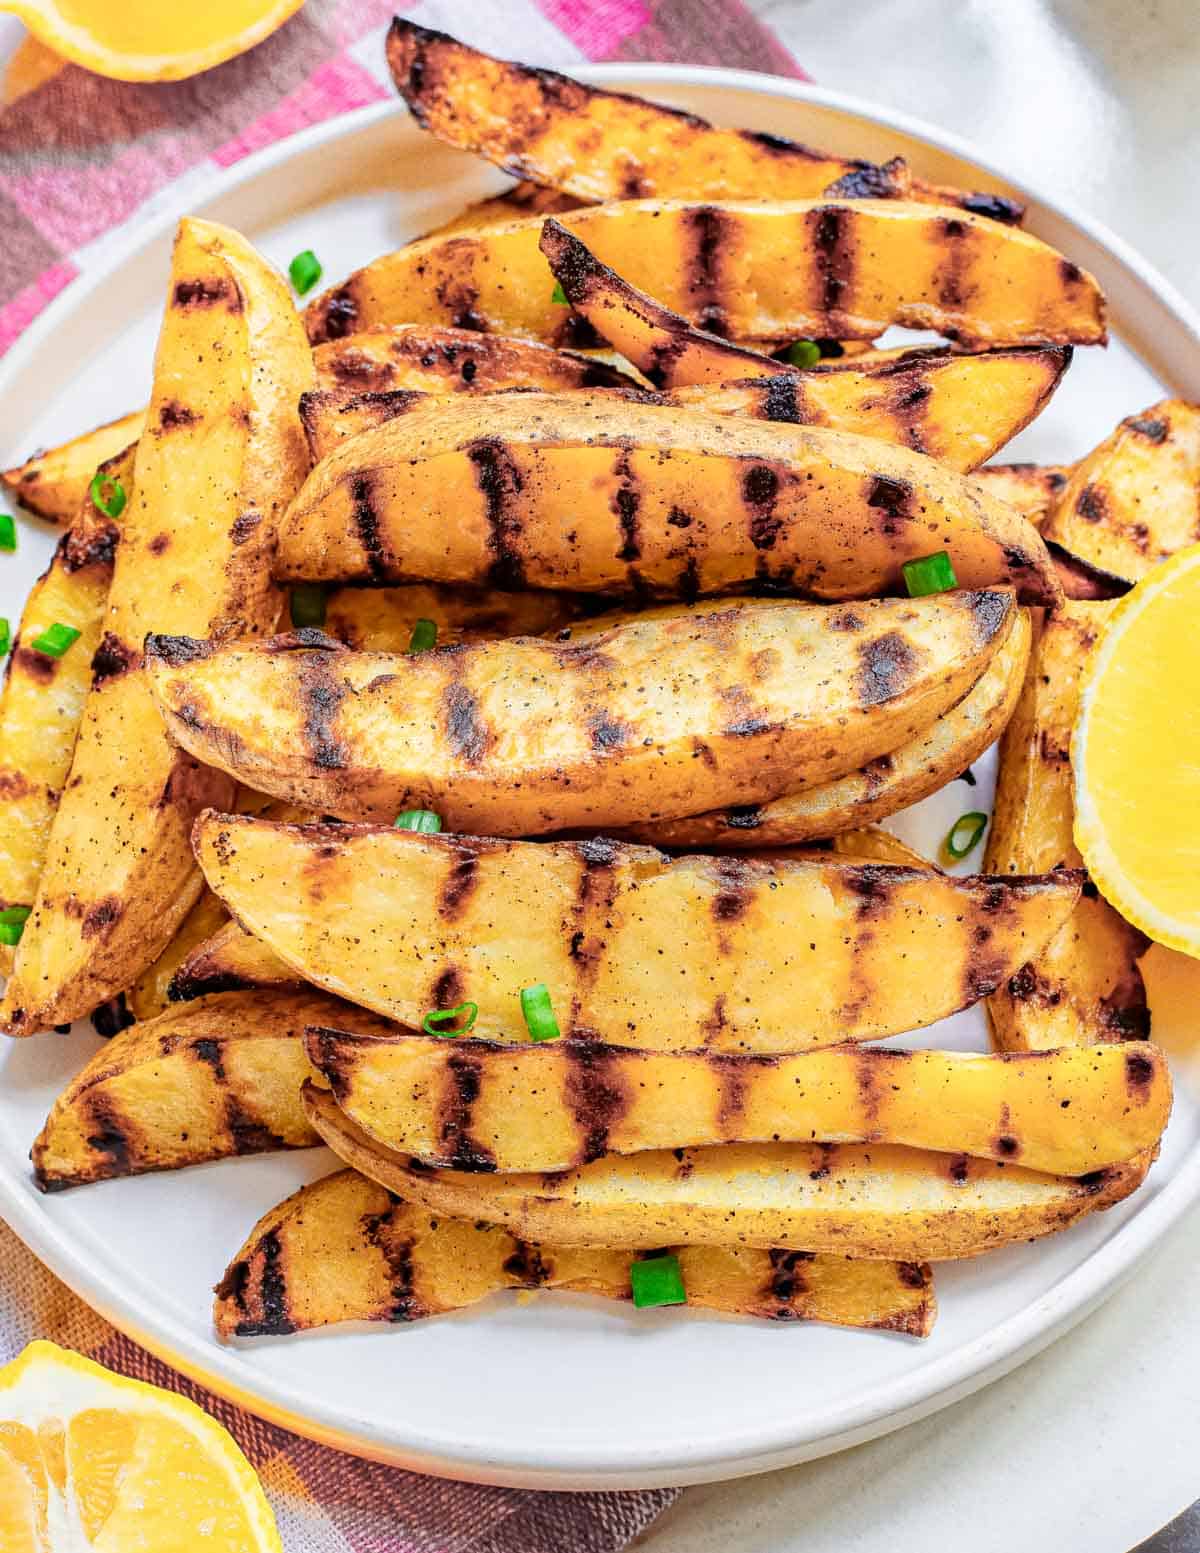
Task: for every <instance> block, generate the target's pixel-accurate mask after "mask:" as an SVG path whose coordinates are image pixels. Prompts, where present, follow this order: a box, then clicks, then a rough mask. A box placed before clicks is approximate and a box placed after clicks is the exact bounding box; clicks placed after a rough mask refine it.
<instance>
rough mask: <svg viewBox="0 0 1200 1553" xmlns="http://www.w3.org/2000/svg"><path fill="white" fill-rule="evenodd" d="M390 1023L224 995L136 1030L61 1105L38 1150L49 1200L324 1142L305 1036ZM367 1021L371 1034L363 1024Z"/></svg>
mask: <svg viewBox="0 0 1200 1553" xmlns="http://www.w3.org/2000/svg"><path fill="white" fill-rule="evenodd" d="M327 1019H344V1020H347V1021H350V1022H351V1027H352V1028H359V1027H361V1028H364V1029H367V1028H369V1029H370V1030H372V1031H374V1032H375V1033H382V1032H383V1031H384V1030H385V1028H386V1027H385V1025H384V1023H383V1021H382V1020H378V1019H375V1018H374V1016H373V1015H371V1014H368V1013H366V1012H364V1011H363V1010H361V1009H352V1008H347V1007H346V1006H345V1005H344V1004H342V1003H339V1002H338V1001H337V999H335V998H329V997H326V996H324V994H322V993H320V992H315V991H313V989H312V988H307V989H306V990H305V991H304V992H299V993H283V992H281V993H272V994H270V995H267V994H262V993H244V992H226V993H222V994H218V995H216V996H214V997H209V998H201V999H199V1000H198V1001H197V1002H195V1003H188V1004H187V1005H185V1006H184V1007H182V1008H172V1009H169V1010H168V1011H167V1012H166V1013H164V1014H160V1015H159V1016H158V1017H157V1018H156V1019H149V1020H146V1021H145V1022H144V1023H142V1024H135V1025H130V1026H129V1027H128V1029H125V1030H122V1031H121V1032H120V1034H119V1035H115V1036H114V1037H113V1038H112V1040H111V1041H109V1042H108V1044H107V1045H106V1046H102V1047H101V1048H100V1050H99V1051H98V1052H97V1053H96V1054H95V1056H94V1057H93V1058H92V1060H91V1061H90V1062H89V1063H88V1064H87V1065H86V1066H85V1067H84V1069H83V1070H82V1072H80V1073H78V1074H76V1076H75V1078H73V1079H72V1080H71V1082H70V1083H69V1084H68V1085H67V1087H66V1089H65V1090H64V1091H63V1092H62V1094H61V1095H60V1096H59V1097H58V1099H57V1100H56V1101H55V1102H54V1106H53V1109H52V1110H51V1112H50V1115H49V1117H48V1118H47V1121H46V1125H45V1126H44V1127H43V1128H42V1130H41V1132H40V1133H39V1134H38V1137H37V1140H36V1142H35V1143H34V1145H33V1154H32V1158H33V1171H34V1178H35V1179H36V1181H37V1184H38V1185H39V1186H40V1187H41V1189H42V1190H43V1191H44V1192H57V1191H62V1190H63V1189H64V1188H66V1187H68V1186H83V1185H85V1184H87V1183H88V1182H91V1181H105V1180H108V1179H109V1178H111V1177H113V1176H129V1175H141V1174H143V1173H144V1172H146V1171H148V1170H179V1169H182V1168H183V1167H184V1166H186V1165H199V1164H203V1163H205V1162H206V1161H208V1160H213V1159H227V1158H229V1157H230V1156H232V1155H235V1154H258V1153H262V1152H263V1151H264V1150H267V1149H284V1148H307V1147H309V1146H311V1145H312V1144H314V1143H316V1142H317V1138H316V1136H315V1134H314V1133H313V1130H312V1128H311V1127H310V1126H309V1124H308V1121H307V1120H306V1118H305V1115H304V1110H303V1108H302V1106H301V1103H300V1089H301V1086H302V1085H303V1083H304V1081H305V1079H306V1078H308V1077H310V1076H311V1074H312V1069H311V1068H310V1067H309V1064H308V1059H307V1058H306V1057H305V1055H304V1042H303V1035H304V1030H305V1027H306V1026H308V1025H311V1024H313V1023H314V1022H317V1023H319V1022H320V1021H322V1020H327ZM361 1021H366V1022H367V1023H366V1024H361V1023H360V1022H361Z"/></svg>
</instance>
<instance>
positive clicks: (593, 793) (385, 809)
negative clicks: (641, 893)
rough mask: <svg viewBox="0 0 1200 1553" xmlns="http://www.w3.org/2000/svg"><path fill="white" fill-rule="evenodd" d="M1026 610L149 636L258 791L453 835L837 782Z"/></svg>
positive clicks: (210, 745) (905, 731) (954, 695)
mask: <svg viewBox="0 0 1200 1553" xmlns="http://www.w3.org/2000/svg"><path fill="white" fill-rule="evenodd" d="M1014 613H1015V606H1014V605H1013V602H1012V596H1011V594H1010V593H1008V592H1000V591H996V592H979V593H967V592H956V593H948V594H939V595H936V596H935V597H933V598H931V599H905V600H888V599H882V600H881V599H876V600H871V601H869V602H867V603H863V604H859V605H856V606H855V607H854V608H853V609H841V608H830V607H827V606H824V605H815V604H801V603H785V602H783V601H779V600H775V601H771V602H769V603H767V604H766V605H764V606H761V607H760V606H758V605H756V604H755V603H754V602H753V601H745V602H739V603H731V604H730V605H729V607H727V608H718V609H708V610H701V611H698V612H696V613H695V614H687V613H685V614H671V615H669V616H668V617H666V618H664V617H663V616H661V615H660V616H658V617H657V618H655V617H650V618H644V617H639V616H632V617H630V618H629V619H628V620H626V621H625V622H624V623H623V624H619V625H615V626H613V627H612V628H611V629H609V630H606V631H604V632H602V633H601V634H599V635H591V636H589V637H588V638H587V639H585V640H583V641H579V642H568V643H565V644H562V643H559V642H548V641H542V640H537V639H534V638H531V637H518V638H514V639H511V640H503V641H490V642H479V643H475V644H473V645H467V644H462V645H459V646H456V647H449V648H441V649H432V650H430V651H428V652H423V653H416V654H411V653H405V654H381V653H353V652H349V651H346V650H345V649H343V648H341V647H338V646H336V645H335V644H333V643H332V642H330V640H329V639H328V638H324V637H321V636H319V635H317V636H316V637H313V636H312V635H306V634H305V633H304V632H298V633H295V635H293V636H289V637H275V638H271V639H269V640H268V641H267V642H265V643H263V644H261V645H258V644H249V645H241V644H239V645H235V646H233V647H230V648H226V649H224V650H222V649H219V648H217V649H214V648H213V647H212V646H211V644H206V643H199V642H194V641H191V640H189V639H185V638H179V637H165V638H164V637H158V636H150V637H148V638H147V639H146V659H147V664H148V665H149V669H150V673H151V676H152V679H153V681H154V686H155V693H156V696H157V698H158V703H159V706H160V707H161V709H162V712H163V717H164V719H165V721H166V725H167V727H168V729H169V731H170V733H171V736H172V738H174V739H175V740H176V741H177V742H178V743H179V744H180V745H181V746H182V748H184V749H185V750H187V751H188V752H189V753H190V754H192V755H194V756H195V757H196V758H197V759H199V760H202V761H204V762H205V763H206V764H207V765H209V766H215V767H219V768H220V769H221V770H224V771H227V772H229V773H230V774H231V775H233V776H236V777H237V779H238V780H239V781H241V782H244V783H245V784H246V785H247V786H248V787H252V788H254V789H256V790H257V791H259V792H265V793H271V794H273V795H275V796H277V797H280V798H287V799H289V800H291V801H292V802H295V803H300V804H303V805H305V806H307V807H309V808H312V809H315V810H316V811H317V812H318V813H323V814H331V815H336V816H338V817H339V818H343V819H369V820H392V819H394V818H395V817H396V815H397V814H399V813H401V812H402V811H403V810H405V809H434V810H436V812H437V813H438V814H439V815H440V816H441V819H442V824H443V826H444V827H445V828H446V829H449V830H456V831H476V832H480V833H484V834H490V835H501V836H503V835H508V836H526V835H536V834H539V833H543V832H546V831H554V830H562V829H565V828H568V827H573V826H591V827H601V828H603V827H609V826H612V825H616V824H619V823H621V822H622V821H627V822H637V821H642V820H650V819H660V818H661V819H670V818H673V817H674V816H677V815H682V814H690V813H693V812H696V811H698V810H701V811H702V810H706V809H709V808H711V807H714V806H716V805H718V804H727V803H731V802H733V801H735V800H737V801H742V802H747V803H756V802H759V801H761V800H764V799H767V798H772V797H775V796H777V795H778V793H779V792H780V790H781V789H786V788H793V789H794V788H795V787H797V786H803V785H805V784H807V783H810V782H819V781H826V780H829V779H830V778H832V777H835V776H839V775H841V774H842V773H843V772H844V771H846V770H847V769H853V768H854V767H857V766H860V765H862V764H863V763H864V762H865V761H868V760H871V759H874V758H875V757H876V756H879V755H882V754H884V753H885V752H886V751H887V750H889V749H893V748H895V747H896V746H897V745H898V744H901V743H904V742H905V741H906V740H908V739H911V738H913V737H915V736H916V734H917V733H918V732H919V731H920V730H921V729H923V728H925V727H927V726H928V725H929V723H931V722H932V721H933V720H934V719H935V718H937V717H938V716H939V714H940V713H941V712H943V711H945V710H946V709H947V708H948V707H949V706H952V705H953V704H954V703H955V702H956V701H957V700H958V699H960V697H961V696H962V695H963V694H964V693H965V691H966V690H967V689H968V688H969V686H970V685H971V683H972V682H973V680H975V679H977V678H978V676H979V674H980V673H981V672H982V670H983V668H984V667H985V666H986V664H987V663H988V662H989V661H990V660H991V658H992V657H993V656H994V654H995V651H996V648H997V645H998V644H999V642H1000V641H1002V640H1003V638H1004V636H1005V635H1006V634H1007V632H1008V631H1009V630H1010V629H1011V623H1012V618H1013V614H1014ZM331 649H332V650H331Z"/></svg>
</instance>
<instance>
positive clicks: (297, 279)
mask: <svg viewBox="0 0 1200 1553" xmlns="http://www.w3.org/2000/svg"><path fill="white" fill-rule="evenodd" d="M288 274H289V275H290V276H291V277H292V285H293V286H295V288H296V293H297V295H298V296H304V295H305V293H306V292H309V291H311V290H312V288H313V287H314V286H315V285H316V283H317V282H318V281H319V280H320V278H321V276H322V275H323V274H324V271H323V270H322V268H321V261H320V259H318V258H317V256H316V254H315V253H314V252H313V251H312V249H311V248H306V249H305V250H304V252H303V253H298V254H297V255H296V257H295V258H294V259H293V260H292V262H291V263H290V264H289V265H288Z"/></svg>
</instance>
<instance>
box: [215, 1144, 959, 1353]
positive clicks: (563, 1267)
mask: <svg viewBox="0 0 1200 1553" xmlns="http://www.w3.org/2000/svg"><path fill="white" fill-rule="evenodd" d="M675 1249H676V1254H677V1255H678V1257H679V1266H680V1272H681V1273H682V1275H683V1282H684V1287H685V1288H686V1289H687V1302H688V1304H689V1305H691V1306H692V1307H693V1308H695V1309H699V1310H716V1311H722V1312H724V1313H725V1314H727V1315H731V1316H751V1317H756V1318H758V1319H760V1320H766V1321H823V1322H827V1323H831V1324H833V1325H835V1326H849V1327H874V1328H880V1329H882V1330H885V1331H889V1332H904V1333H906V1334H908V1335H909V1336H911V1337H928V1335H929V1333H930V1332H931V1331H932V1329H933V1322H934V1319H935V1317H936V1314H937V1304H936V1300H935V1298H934V1292H933V1273H932V1271H931V1269H930V1268H929V1265H928V1264H927V1263H919V1262H883V1261H852V1260H851V1259H850V1258H849V1257H844V1256H814V1255H812V1254H811V1253H809V1252H805V1251H785V1250H783V1249H781V1248H774V1249H771V1250H760V1249H758V1248H756V1247H752V1246H679V1247H678V1248H675ZM636 1256H637V1253H636V1252H631V1251H622V1250H619V1249H618V1250H612V1249H609V1248H606V1247H603V1246H596V1247H569V1246H552V1245H546V1244H531V1243H530V1242H528V1241H522V1240H518V1239H517V1238H516V1237H515V1236H513V1235H510V1234H508V1233H507V1232H506V1231H505V1230H503V1229H500V1228H499V1227H498V1226H496V1225H489V1224H485V1223H483V1222H480V1221H478V1220H477V1221H476V1222H474V1223H469V1222H467V1221H466V1220H464V1219H453V1218H447V1217H446V1216H445V1215H444V1214H441V1213H439V1214H431V1213H430V1212H429V1211H428V1210H427V1209H425V1208H418V1207H412V1206H410V1205H409V1204H408V1203H405V1202H401V1201H400V1200H399V1199H398V1198H396V1197H395V1196H393V1194H392V1193H390V1192H388V1191H387V1190H385V1188H384V1187H382V1186H379V1185H378V1184H377V1183H376V1182H374V1181H371V1180H369V1179H368V1178H367V1177H366V1176H363V1175H359V1173H358V1172H357V1171H356V1170H340V1171H338V1172H337V1173H336V1174H335V1175H331V1176H326V1177H325V1178H324V1179H323V1180H321V1181H313V1182H312V1183H310V1184H309V1185H308V1186H302V1187H301V1188H300V1190H299V1191H298V1192H293V1194H292V1195H291V1196H290V1197H289V1198H287V1199H286V1200H285V1201H284V1202H281V1203H280V1204H279V1205H278V1206H277V1207H275V1208H272V1209H270V1210H269V1212H267V1213H265V1214H264V1215H263V1217H262V1218H261V1219H260V1220H259V1221H258V1223H257V1224H256V1225H255V1226H254V1228H253V1230H251V1232H250V1236H249V1238H248V1239H247V1241H246V1243H245V1245H244V1246H243V1247H242V1249H241V1250H240V1251H239V1252H238V1254H237V1256H236V1257H235V1258H234V1259H233V1261H232V1262H231V1263H230V1264H229V1267H228V1268H227V1270H226V1272H225V1276H224V1277H223V1278H222V1279H221V1282H220V1283H219V1284H218V1285H217V1288H216V1299H215V1301H214V1303H213V1325H214V1326H215V1328H216V1331H217V1336H218V1337H219V1338H222V1339H223V1340H228V1339H230V1338H236V1337H264V1336H281V1335H284V1334H286V1333H289V1332H304V1331H308V1330H310V1329H311V1328H313V1327H322V1326H329V1325H331V1324H332V1323H334V1322H338V1321H389V1322H402V1321H421V1320H424V1319H425V1317H427V1316H436V1315H440V1314H442V1313H443V1312H444V1311H449V1310H459V1309H461V1308H462V1307H463V1306H464V1305H472V1304H474V1303H476V1301H478V1300H481V1299H486V1298H487V1296H488V1295H489V1294H494V1293H496V1292H497V1291H498V1290H500V1289H559V1290H562V1291H564V1292H567V1293H574V1294H595V1295H600V1296H602V1297H604V1298H606V1299H619V1300H627V1299H629V1298H631V1291H630V1281H629V1267H630V1263H631V1262H632V1261H634V1260H635V1259H636Z"/></svg>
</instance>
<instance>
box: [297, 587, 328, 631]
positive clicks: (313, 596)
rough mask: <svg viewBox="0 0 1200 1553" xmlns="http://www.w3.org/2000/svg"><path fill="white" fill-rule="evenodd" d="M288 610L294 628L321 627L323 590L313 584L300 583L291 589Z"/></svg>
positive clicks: (323, 622)
mask: <svg viewBox="0 0 1200 1553" xmlns="http://www.w3.org/2000/svg"><path fill="white" fill-rule="evenodd" d="M290 608H291V614H292V624H293V625H294V626H323V625H324V624H325V589H324V588H322V587H320V586H318V584H317V583H315V582H303V583H301V584H300V586H299V587H298V588H293V589H292V597H291V603H290Z"/></svg>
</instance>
